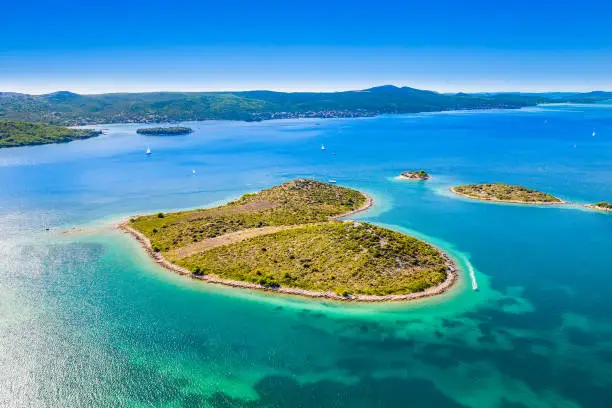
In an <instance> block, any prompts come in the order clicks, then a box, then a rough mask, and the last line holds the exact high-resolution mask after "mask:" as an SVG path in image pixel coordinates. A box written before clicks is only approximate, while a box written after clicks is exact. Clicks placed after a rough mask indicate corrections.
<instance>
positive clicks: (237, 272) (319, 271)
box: [173, 221, 448, 296]
mask: <svg viewBox="0 0 612 408" xmlns="http://www.w3.org/2000/svg"><path fill="white" fill-rule="evenodd" d="M173 261H174V262H175V263H177V264H178V265H180V266H183V267H185V268H187V269H189V270H191V271H195V273H196V274H213V275H216V276H219V277H221V278H225V279H232V280H237V281H245V282H252V283H258V284H260V285H263V286H272V287H274V286H288V287H294V288H300V289H304V290H309V291H315V292H334V293H337V294H343V295H378V296H381V295H396V294H406V293H414V292H420V291H423V290H425V289H427V288H430V287H432V286H436V285H439V284H441V283H442V282H444V280H445V279H446V274H447V271H448V266H447V264H446V260H445V259H444V257H443V256H442V254H441V253H440V252H439V251H438V250H436V249H435V248H433V247H432V246H430V245H428V244H426V243H424V242H422V241H419V240H417V239H415V238H412V237H409V236H406V235H403V234H400V233H399V232H395V231H391V230H388V229H385V228H380V227H376V226H374V225H371V224H367V223H354V222H351V221H345V222H341V221H330V222H325V223H321V224H311V225H304V226H300V227H298V228H291V229H287V230H282V231H279V232H276V233H271V234H266V235H261V236H258V237H255V238H252V239H250V240H244V241H240V242H237V243H232V244H229V245H223V246H218V247H215V248H212V249H210V250H207V251H202V252H199V253H197V254H195V255H192V256H190V257H187V258H184V259H179V260H173Z"/></svg>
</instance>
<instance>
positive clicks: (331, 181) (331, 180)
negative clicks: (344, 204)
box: [327, 179, 336, 184]
mask: <svg viewBox="0 0 612 408" xmlns="http://www.w3.org/2000/svg"><path fill="white" fill-rule="evenodd" d="M327 182H328V183H332V184H334V183H335V182H336V180H334V179H329V180H327Z"/></svg>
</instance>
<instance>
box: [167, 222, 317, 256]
mask: <svg viewBox="0 0 612 408" xmlns="http://www.w3.org/2000/svg"><path fill="white" fill-rule="evenodd" d="M304 225H313V224H298V225H280V226H271V227H260V228H249V229H246V230H241V231H236V232H230V233H229V234H225V235H221V236H218V237H215V238H208V239H205V240H204V241H200V242H195V243H193V244H189V245H186V246H184V247H180V248H176V249H173V250H171V251H168V252H166V254H165V256H166V257H167V258H168V259H171V260H179V259H184V258H187V257H189V256H191V255H194V254H196V253H198V252H203V251H208V250H210V249H213V248H216V247H220V246H224V245H230V244H235V243H236V242H240V241H244V240H247V239H251V238H255V237H258V236H260V235H266V234H273V233H275V232H279V231H284V230H288V229H292V228H299V227H303V226H304Z"/></svg>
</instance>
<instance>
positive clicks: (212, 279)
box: [116, 193, 458, 302]
mask: <svg viewBox="0 0 612 408" xmlns="http://www.w3.org/2000/svg"><path fill="white" fill-rule="evenodd" d="M361 194H363V195H364V196H365V197H366V202H365V203H364V205H362V206H361V207H360V208H357V209H355V210H353V211H350V212H348V213H345V214H341V215H336V216H333V217H330V220H338V219H341V218H344V217H348V216H351V215H354V214H357V213H360V212H363V211H366V210H368V209H369V208H371V207H372V206H373V205H374V199H373V198H372V197H370V196H369V195H367V194H365V193H361ZM116 228H117V229H119V230H121V231H123V232H125V233H127V234H129V235H131V236H132V237H133V238H135V239H136V241H138V242H139V243H140V245H141V246H142V247H143V248H144V250H145V251H146V253H147V254H148V255H149V256H150V257H151V258H152V259H153V260H154V261H155V262H156V263H157V264H158V265H160V266H161V267H163V268H164V269H167V270H169V271H171V272H174V273H177V274H179V275H184V276H189V277H191V278H192V279H198V280H201V281H204V282H207V283H213V284H218V285H225V286H231V287H234V288H242V289H255V290H261V291H266V292H274V293H281V294H286V295H295V296H302V297H308V298H315V299H327V300H335V301H344V302H399V301H410V300H415V299H421V298H425V297H430V296H436V295H441V294H443V293H445V292H446V291H448V290H449V289H450V288H451V287H452V286H453V285H454V284H455V283H456V282H457V276H458V270H457V267H456V264H455V261H453V260H452V259H451V257H450V256H449V255H448V254H447V253H445V252H444V251H442V250H441V249H440V248H437V247H434V248H436V250H438V251H440V253H441V254H442V256H443V257H444V259H445V260H446V265H447V266H448V272H447V274H446V279H445V280H444V281H443V282H442V283H440V284H439V285H437V286H433V287H430V288H427V289H425V290H424V291H422V292H413V293H407V294H403V295H352V296H346V297H345V296H342V295H338V294H337V293H334V292H316V291H310V290H305V289H299V288H289V287H282V286H281V287H277V288H272V287H265V286H262V285H259V284H256V283H250V282H243V281H236V280H232V279H223V278H219V277H217V276H211V275H200V276H198V275H194V274H193V273H192V272H191V271H190V270H188V269H186V268H183V267H181V266H178V265H176V264H173V263H172V262H170V261H168V260H166V259H165V258H164V256H163V255H162V254H160V253H159V252H154V251H153V247H152V246H151V241H150V240H149V238H147V237H146V236H145V235H144V234H142V233H141V232H139V231H136V230H135V229H134V228H132V227H130V226H129V225H128V222H127V221H123V222H121V223H120V224H118V225H117V226H116ZM428 245H431V244H429V243H428ZM432 246H433V245H432Z"/></svg>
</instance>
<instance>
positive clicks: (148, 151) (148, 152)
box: [145, 146, 151, 156]
mask: <svg viewBox="0 0 612 408" xmlns="http://www.w3.org/2000/svg"><path fill="white" fill-rule="evenodd" d="M145 154H146V155H147V156H149V155H150V154H151V147H149V146H147V151H146V152H145Z"/></svg>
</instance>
